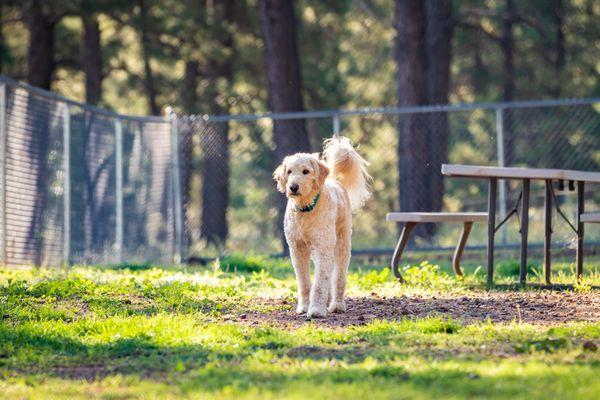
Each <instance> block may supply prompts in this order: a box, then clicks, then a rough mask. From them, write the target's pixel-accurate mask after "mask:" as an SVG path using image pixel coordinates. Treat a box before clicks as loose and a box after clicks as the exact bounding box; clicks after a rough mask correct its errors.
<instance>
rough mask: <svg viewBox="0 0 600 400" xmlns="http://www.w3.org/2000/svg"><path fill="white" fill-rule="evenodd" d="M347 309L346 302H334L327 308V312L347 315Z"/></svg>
mask: <svg viewBox="0 0 600 400" xmlns="http://www.w3.org/2000/svg"><path fill="white" fill-rule="evenodd" d="M346 309H347V308H346V302H345V301H341V302H337V301H334V302H332V303H331V304H330V305H329V307H327V311H329V312H330V313H345V312H346Z"/></svg>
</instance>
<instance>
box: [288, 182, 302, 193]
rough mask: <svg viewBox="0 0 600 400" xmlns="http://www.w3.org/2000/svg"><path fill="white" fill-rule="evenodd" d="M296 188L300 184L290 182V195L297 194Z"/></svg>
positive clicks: (298, 187)
mask: <svg viewBox="0 0 600 400" xmlns="http://www.w3.org/2000/svg"><path fill="white" fill-rule="evenodd" d="M298 189H300V186H298V184H297V183H292V184H291V185H290V194H291V195H292V196H297V195H298V194H299V193H298Z"/></svg>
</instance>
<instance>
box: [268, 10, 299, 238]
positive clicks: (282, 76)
mask: <svg viewBox="0 0 600 400" xmlns="http://www.w3.org/2000/svg"><path fill="white" fill-rule="evenodd" d="M259 8H260V24H261V28H262V34H263V40H264V48H265V52H264V58H265V65H266V68H267V83H268V89H269V104H270V108H271V110H272V111H273V112H288V111H303V110H304V105H303V101H302V80H301V74H300V58H299V55H298V45H297V36H296V35H297V32H296V18H295V15H294V4H293V2H292V1H289V0H260V2H259ZM273 137H274V141H275V152H274V160H273V161H274V163H273V164H274V165H273V166H274V167H275V166H276V165H278V164H279V163H280V162H281V161H282V160H283V158H284V157H285V156H286V155H288V154H293V153H296V152H299V151H303V152H306V151H309V149H310V144H309V139H308V133H307V130H306V125H305V121H304V120H302V119H294V120H276V121H274V127H273ZM285 204H286V200H285V198H283V197H280V201H279V222H280V223H279V224H278V227H279V229H281V227H282V222H283V215H284V212H285ZM282 238H283V235H282ZM283 244H284V248H285V249H287V248H286V243H285V240H283Z"/></svg>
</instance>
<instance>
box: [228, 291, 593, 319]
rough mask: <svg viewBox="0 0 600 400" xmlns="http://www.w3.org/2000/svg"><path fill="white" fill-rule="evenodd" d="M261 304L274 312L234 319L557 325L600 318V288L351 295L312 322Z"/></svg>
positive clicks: (273, 302)
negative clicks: (344, 306)
mask: <svg viewBox="0 0 600 400" xmlns="http://www.w3.org/2000/svg"><path fill="white" fill-rule="evenodd" d="M256 301H258V302H260V306H261V307H260V308H263V309H268V310H269V311H252V310H251V311H248V312H245V313H243V314H240V315H237V316H235V315H230V316H228V318H227V319H228V320H229V321H232V322H239V323H244V324H250V325H258V324H264V323H267V324H276V325H280V326H302V325H305V324H309V323H313V324H315V323H316V324H317V325H321V326H328V327H344V326H350V325H363V324H366V323H368V322H370V321H372V320H375V319H381V320H392V321H393V320H399V319H402V318H423V317H435V316H439V317H443V318H444V317H449V318H452V319H455V320H458V321H462V322H463V323H466V324H472V323H477V322H485V321H488V320H491V321H492V322H494V323H508V322H511V321H517V322H523V323H530V324H537V325H553V324H557V323H566V322H575V321H585V322H598V321H600V292H598V291H592V292H590V293H574V292H552V291H534V292H474V293H472V294H469V295H452V294H443V295H439V296H423V295H409V296H407V295H403V296H399V297H387V298H386V297H379V296H378V295H377V294H375V293H372V295H371V296H370V297H356V298H350V299H348V300H347V301H348V311H347V312H346V313H345V314H330V315H328V316H327V318H324V319H316V320H313V321H312V322H311V321H308V320H307V319H306V318H305V316H304V315H297V314H296V313H295V302H294V301H293V300H290V299H284V298H280V299H257V300H256Z"/></svg>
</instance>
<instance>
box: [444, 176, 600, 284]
mask: <svg viewBox="0 0 600 400" xmlns="http://www.w3.org/2000/svg"><path fill="white" fill-rule="evenodd" d="M442 174H443V175H446V176H449V177H461V178H477V179H487V180H488V181H489V189H488V212H487V214H488V218H487V221H488V244H487V272H488V276H487V283H488V286H492V285H493V284H494V236H495V233H496V231H497V230H498V229H499V228H500V227H501V226H502V225H503V224H505V223H506V222H507V221H508V220H509V219H510V217H511V216H513V215H516V214H517V213H518V212H519V210H518V208H519V207H520V209H521V210H520V220H521V229H520V232H521V263H520V268H519V275H520V283H521V284H525V283H526V280H527V269H526V267H527V239H528V232H529V192H530V183H531V180H542V181H544V183H545V187H546V191H545V196H544V216H545V217H544V225H545V227H544V277H545V281H546V284H550V283H551V282H550V275H551V257H552V251H551V245H552V241H551V239H552V207H553V205H554V207H555V208H556V211H557V214H558V215H559V216H560V217H561V218H563V219H564V221H566V222H567V224H568V225H569V227H570V228H571V229H572V230H573V232H574V233H575V234H576V236H577V255H576V269H577V279H580V278H581V276H582V275H583V238H584V232H585V231H584V224H586V223H600V214H598V213H587V214H586V213H585V184H586V183H600V173H599V172H588V171H574V170H564V169H544V168H518V167H488V166H478V165H453V164H444V165H442ZM499 179H507V180H509V179H513V180H520V181H521V187H522V189H521V195H520V196H519V201H518V202H517V204H516V206H515V207H514V208H513V210H511V211H510V212H509V213H508V214H507V215H506V216H505V217H504V219H503V220H502V221H500V223H499V224H498V225H496V193H497V186H498V180H499ZM556 182H558V183H559V184H560V185H561V186H564V182H568V187H569V190H577V211H576V220H575V222H574V223H572V222H571V221H570V220H569V218H567V216H566V214H565V213H564V212H563V211H562V210H561V208H560V205H559V203H558V202H557V201H556V195H555V192H554V187H553V184H554V183H556Z"/></svg>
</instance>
